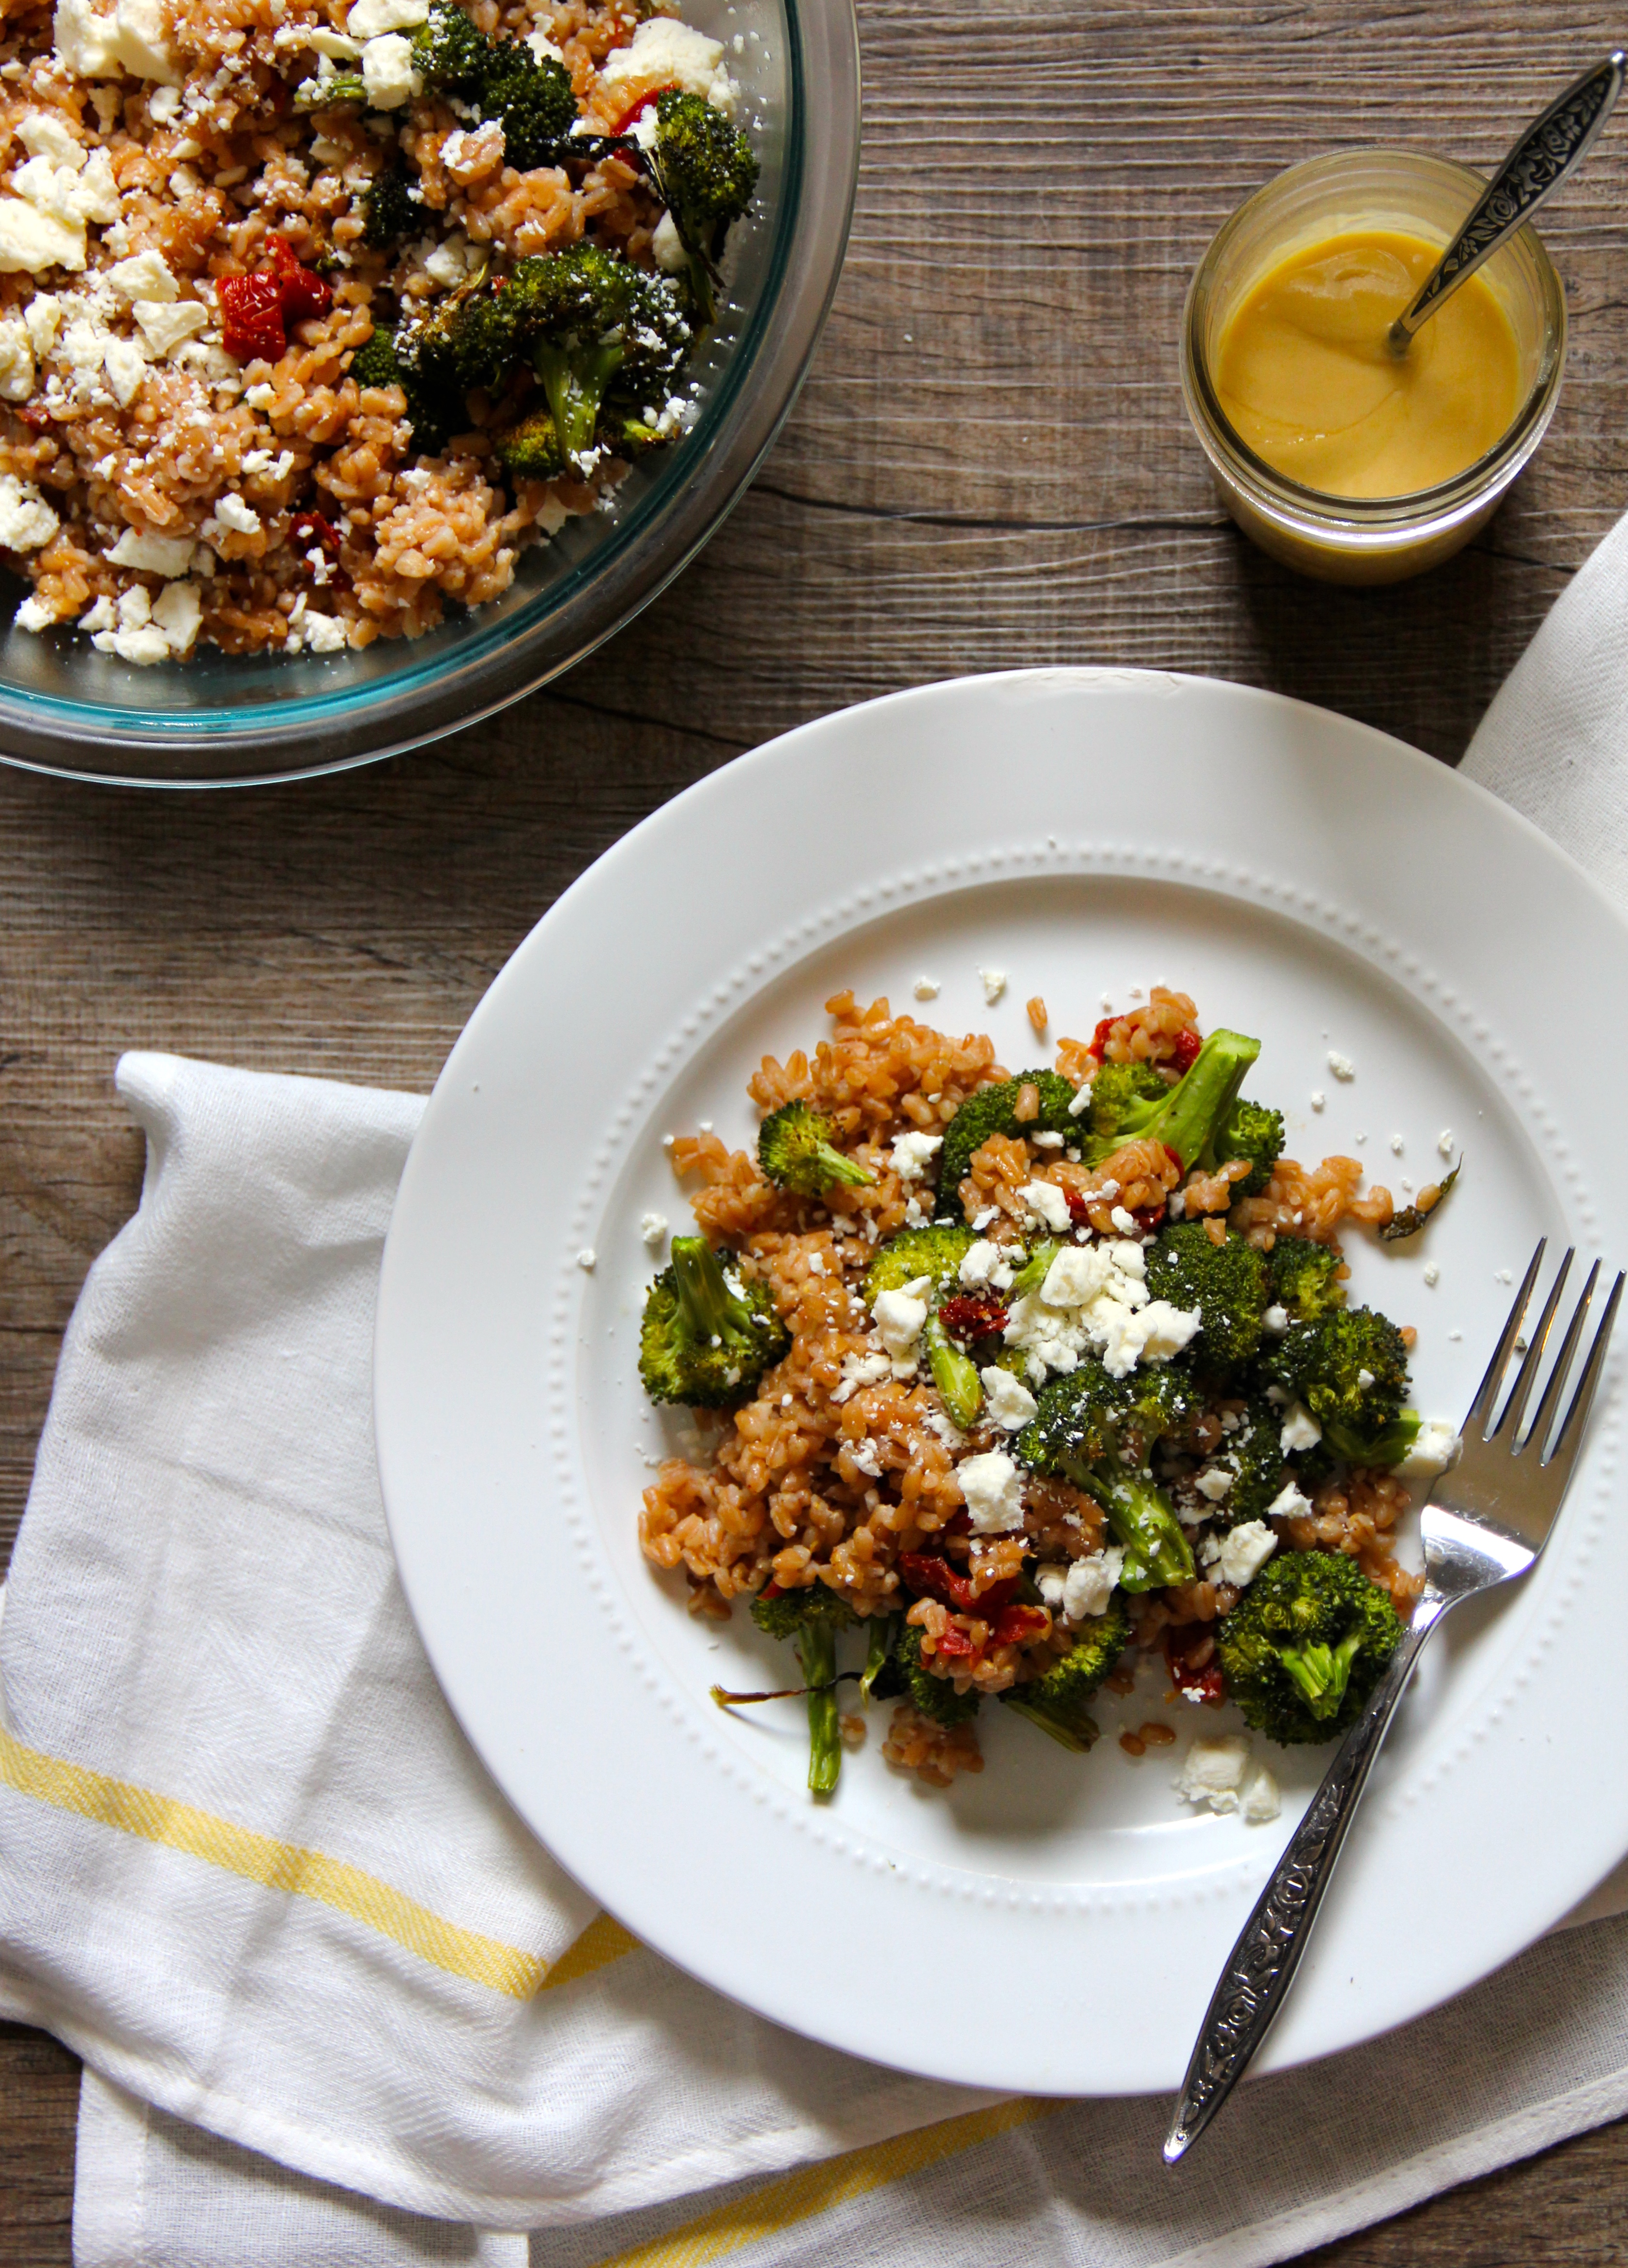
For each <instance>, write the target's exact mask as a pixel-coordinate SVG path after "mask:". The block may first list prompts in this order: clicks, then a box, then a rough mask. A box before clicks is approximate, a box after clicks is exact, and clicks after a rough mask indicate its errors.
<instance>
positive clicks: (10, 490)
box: [0, 473, 62, 551]
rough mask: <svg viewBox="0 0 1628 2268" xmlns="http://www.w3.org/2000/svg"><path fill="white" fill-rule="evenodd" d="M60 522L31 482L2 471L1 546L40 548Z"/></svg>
mask: <svg viewBox="0 0 1628 2268" xmlns="http://www.w3.org/2000/svg"><path fill="white" fill-rule="evenodd" d="M61 524H62V523H61V522H60V521H59V520H58V519H57V517H56V514H55V512H53V511H52V509H51V507H50V505H49V504H47V502H46V500H45V498H44V497H42V496H41V493H40V491H39V490H38V489H37V488H35V486H34V484H33V482H32V481H19V480H18V477H17V475H16V474H15V473H0V549H4V550H6V551H38V550H39V549H41V547H42V546H43V545H45V544H47V543H48V542H49V541H51V538H52V537H53V536H54V535H55V533H56V531H57V528H58V527H60V526H61Z"/></svg>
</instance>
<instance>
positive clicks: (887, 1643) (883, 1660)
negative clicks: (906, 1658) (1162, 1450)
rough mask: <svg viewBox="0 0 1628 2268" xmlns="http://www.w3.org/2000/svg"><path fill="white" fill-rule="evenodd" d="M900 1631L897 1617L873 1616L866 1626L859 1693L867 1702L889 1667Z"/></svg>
mask: <svg viewBox="0 0 1628 2268" xmlns="http://www.w3.org/2000/svg"><path fill="white" fill-rule="evenodd" d="M898 1631H899V1617H898V1616H897V1615H873V1616H871V1618H870V1620H869V1622H868V1623H867V1624H866V1651H865V1668H863V1669H862V1670H861V1671H860V1673H859V1693H860V1697H861V1698H862V1699H864V1700H866V1701H868V1700H869V1699H870V1697H871V1688H872V1686H873V1685H874V1684H875V1683H876V1681H877V1679H878V1678H879V1677H880V1675H881V1674H882V1672H883V1670H884V1669H886V1668H887V1667H888V1656H889V1655H890V1654H891V1653H892V1652H893V1646H894V1640H895V1638H896V1636H897V1635H898Z"/></svg>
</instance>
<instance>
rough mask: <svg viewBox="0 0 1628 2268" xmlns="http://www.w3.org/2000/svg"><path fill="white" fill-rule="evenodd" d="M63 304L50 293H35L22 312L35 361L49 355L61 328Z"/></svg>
mask: <svg viewBox="0 0 1628 2268" xmlns="http://www.w3.org/2000/svg"><path fill="white" fill-rule="evenodd" d="M62 320H63V303H62V301H61V300H60V299H59V298H56V296H55V293H54V292H51V291H36V292H35V293H34V295H33V298H32V299H30V301H29V302H28V305H27V306H26V307H25V308H24V310H23V327H24V328H25V329H26V331H27V333H28V343H29V344H30V346H32V347H33V350H34V356H35V358H36V360H39V359H42V358H43V357H45V356H46V355H48V354H49V352H50V351H51V349H52V347H53V346H54V345H55V342H56V334H57V332H58V331H59V330H60V328H62Z"/></svg>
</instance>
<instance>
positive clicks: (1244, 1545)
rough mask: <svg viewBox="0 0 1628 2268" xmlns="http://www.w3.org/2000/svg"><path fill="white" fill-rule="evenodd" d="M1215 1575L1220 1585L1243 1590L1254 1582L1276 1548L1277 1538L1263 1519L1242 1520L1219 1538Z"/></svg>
mask: <svg viewBox="0 0 1628 2268" xmlns="http://www.w3.org/2000/svg"><path fill="white" fill-rule="evenodd" d="M1220 1545H1221V1550H1220V1555H1219V1557H1218V1559H1217V1560H1216V1563H1215V1566H1216V1573H1217V1575H1218V1577H1219V1580H1221V1581H1222V1582H1223V1583H1233V1584H1235V1585H1236V1586H1237V1587H1238V1589H1239V1590H1242V1589H1243V1588H1244V1587H1245V1586H1246V1585H1247V1584H1249V1583H1252V1582H1254V1580H1255V1579H1256V1576H1257V1575H1258V1574H1259V1573H1260V1572H1261V1570H1262V1568H1263V1566H1264V1565H1266V1563H1267V1561H1268V1560H1269V1559H1270V1558H1271V1556H1272V1553H1273V1552H1274V1551H1275V1550H1277V1549H1278V1539H1277V1537H1276V1536H1275V1535H1273V1534H1272V1531H1271V1528H1268V1526H1267V1525H1266V1522H1265V1521H1263V1520H1242V1521H1239V1523H1238V1525H1237V1527H1236V1528H1229V1529H1228V1530H1227V1534H1226V1535H1223V1536H1222V1537H1221V1538H1220Z"/></svg>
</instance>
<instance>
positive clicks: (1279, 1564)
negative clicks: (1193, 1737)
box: [1216, 1551, 1402, 1746]
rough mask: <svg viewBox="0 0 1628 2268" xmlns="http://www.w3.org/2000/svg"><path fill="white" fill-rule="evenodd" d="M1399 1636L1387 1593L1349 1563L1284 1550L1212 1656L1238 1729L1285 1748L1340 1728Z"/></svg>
mask: <svg viewBox="0 0 1628 2268" xmlns="http://www.w3.org/2000/svg"><path fill="white" fill-rule="evenodd" d="M1401 1637H1402V1625H1401V1624H1400V1623H1399V1622H1398V1621H1397V1619H1396V1609H1395V1608H1394V1607H1393V1606H1392V1605H1391V1602H1390V1594H1389V1592H1387V1591H1383V1590H1381V1588H1380V1586H1379V1585H1378V1584H1377V1583H1371V1582H1370V1581H1369V1580H1368V1579H1367V1577H1366V1575H1365V1574H1364V1573H1363V1572H1362V1570H1361V1569H1360V1568H1359V1566H1358V1565H1357V1563H1356V1561H1355V1560H1354V1559H1348V1558H1346V1557H1344V1555H1343V1554H1341V1553H1337V1552H1328V1551H1285V1552H1279V1554H1278V1557H1276V1558H1275V1559H1272V1560H1271V1561H1269V1562H1268V1564H1267V1565H1266V1566H1265V1567H1263V1569H1262V1571H1261V1572H1260V1573H1259V1574H1258V1575H1257V1576H1256V1579H1255V1580H1254V1582H1253V1583H1251V1584H1250V1586H1249V1589H1248V1590H1247V1591H1246V1592H1245V1593H1244V1594H1243V1596H1242V1597H1241V1599H1240V1600H1239V1602H1238V1603H1237V1605H1236V1606H1235V1607H1234V1609H1233V1610H1232V1612H1231V1614H1229V1615H1227V1616H1224V1617H1223V1619H1222V1620H1221V1622H1220V1623H1219V1625H1218V1627H1217V1630H1216V1653H1217V1655H1218V1657H1219V1661H1220V1665H1221V1668H1222V1671H1223V1673H1224V1675H1225V1676H1226V1679H1227V1691H1228V1692H1229V1694H1230V1695H1231V1697H1232V1698H1233V1699H1234V1701H1235V1702H1236V1703H1237V1705H1238V1706H1239V1708H1240V1709H1241V1711H1242V1712H1243V1717H1244V1721H1245V1723H1246V1724H1249V1725H1252V1726H1253V1727H1255V1729H1256V1732H1257V1733H1264V1734H1266V1736H1267V1738H1268V1739H1269V1740H1272V1741H1278V1742H1283V1743H1284V1744H1285V1746H1289V1745H1292V1744H1293V1743H1294V1742H1301V1741H1331V1740H1334V1739H1336V1738H1337V1736H1338V1735H1339V1734H1342V1733H1344V1732H1345V1731H1347V1730H1348V1729H1349V1727H1351V1726H1352V1725H1353V1724H1354V1723H1355V1722H1356V1720H1357V1719H1358V1717H1359V1715H1360V1714H1361V1712H1362V1709H1363V1705H1364V1704H1365V1703H1366V1700H1367V1697H1368V1696H1369V1694H1370V1693H1372V1691H1373V1690H1374V1686H1375V1684H1376V1683H1378V1680H1379V1676H1380V1673H1381V1670H1382V1669H1383V1668H1384V1667H1385V1664H1386V1663H1387V1662H1388V1661H1389V1660H1390V1657H1391V1655H1392V1654H1393V1653H1395V1652H1396V1646H1397V1645H1398V1643H1399V1642H1400V1640H1401Z"/></svg>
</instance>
